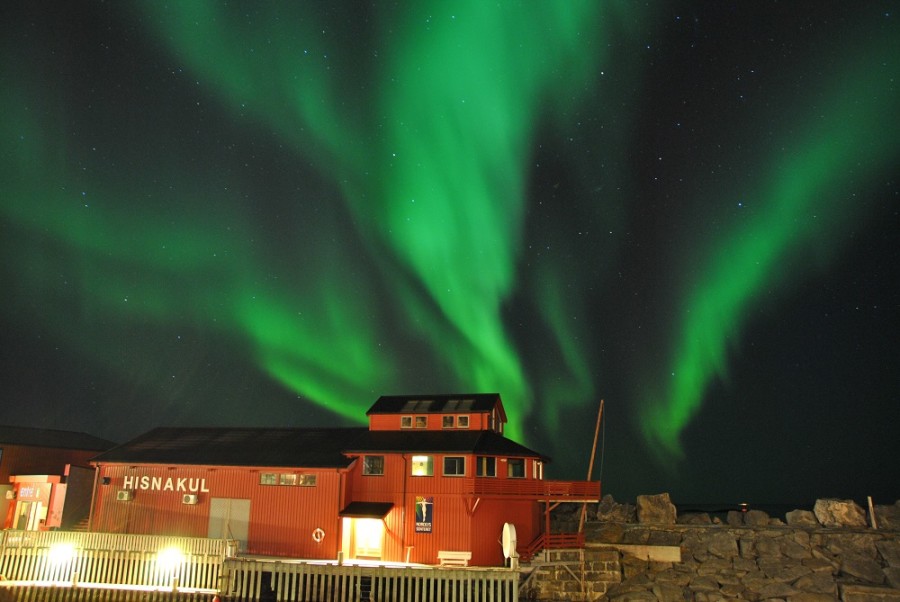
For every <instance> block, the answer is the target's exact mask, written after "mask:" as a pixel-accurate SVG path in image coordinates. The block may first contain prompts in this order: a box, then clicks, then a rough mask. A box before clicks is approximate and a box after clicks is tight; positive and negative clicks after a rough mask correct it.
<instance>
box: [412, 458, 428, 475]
mask: <svg viewBox="0 0 900 602" xmlns="http://www.w3.org/2000/svg"><path fill="white" fill-rule="evenodd" d="M411 466H412V476H414V477H430V476H432V475H433V474H434V456H413V457H412V463H411Z"/></svg>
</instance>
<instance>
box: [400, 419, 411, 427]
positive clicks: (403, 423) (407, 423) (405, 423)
mask: <svg viewBox="0 0 900 602" xmlns="http://www.w3.org/2000/svg"><path fill="white" fill-rule="evenodd" d="M400 428H403V429H411V428H412V416H401V417H400Z"/></svg>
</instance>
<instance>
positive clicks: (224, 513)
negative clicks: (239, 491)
mask: <svg viewBox="0 0 900 602" xmlns="http://www.w3.org/2000/svg"><path fill="white" fill-rule="evenodd" d="M249 530H250V500H240V499H234V498H227V497H214V498H210V500H209V531H208V537H210V538H212V539H235V540H237V541H238V542H239V547H238V550H243V551H246V550H247V536H248V534H249Z"/></svg>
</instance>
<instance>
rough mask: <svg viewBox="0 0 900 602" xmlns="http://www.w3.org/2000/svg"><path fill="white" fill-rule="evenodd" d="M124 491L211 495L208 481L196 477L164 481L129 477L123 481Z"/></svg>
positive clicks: (158, 478)
mask: <svg viewBox="0 0 900 602" xmlns="http://www.w3.org/2000/svg"><path fill="white" fill-rule="evenodd" d="M122 488H123V489H140V490H142V491H181V492H185V493H187V492H191V493H209V487H207V486H206V479H200V478H194V477H180V478H177V479H173V478H172V477H169V478H167V479H165V480H163V478H162V477H150V476H148V475H143V476H140V477H139V476H135V475H127V476H125V477H124V478H123V479H122Z"/></svg>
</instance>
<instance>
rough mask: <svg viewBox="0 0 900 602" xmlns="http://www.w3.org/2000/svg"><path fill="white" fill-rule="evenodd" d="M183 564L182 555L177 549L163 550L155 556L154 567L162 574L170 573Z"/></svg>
mask: <svg viewBox="0 0 900 602" xmlns="http://www.w3.org/2000/svg"><path fill="white" fill-rule="evenodd" d="M183 562H184V554H183V553H182V551H181V550H179V549H178V548H164V549H162V550H160V551H159V552H158V553H157V555H156V566H157V568H158V569H159V570H160V571H162V572H171V571H174V570H175V569H176V568H178V566H179V565H181V563H183Z"/></svg>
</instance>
